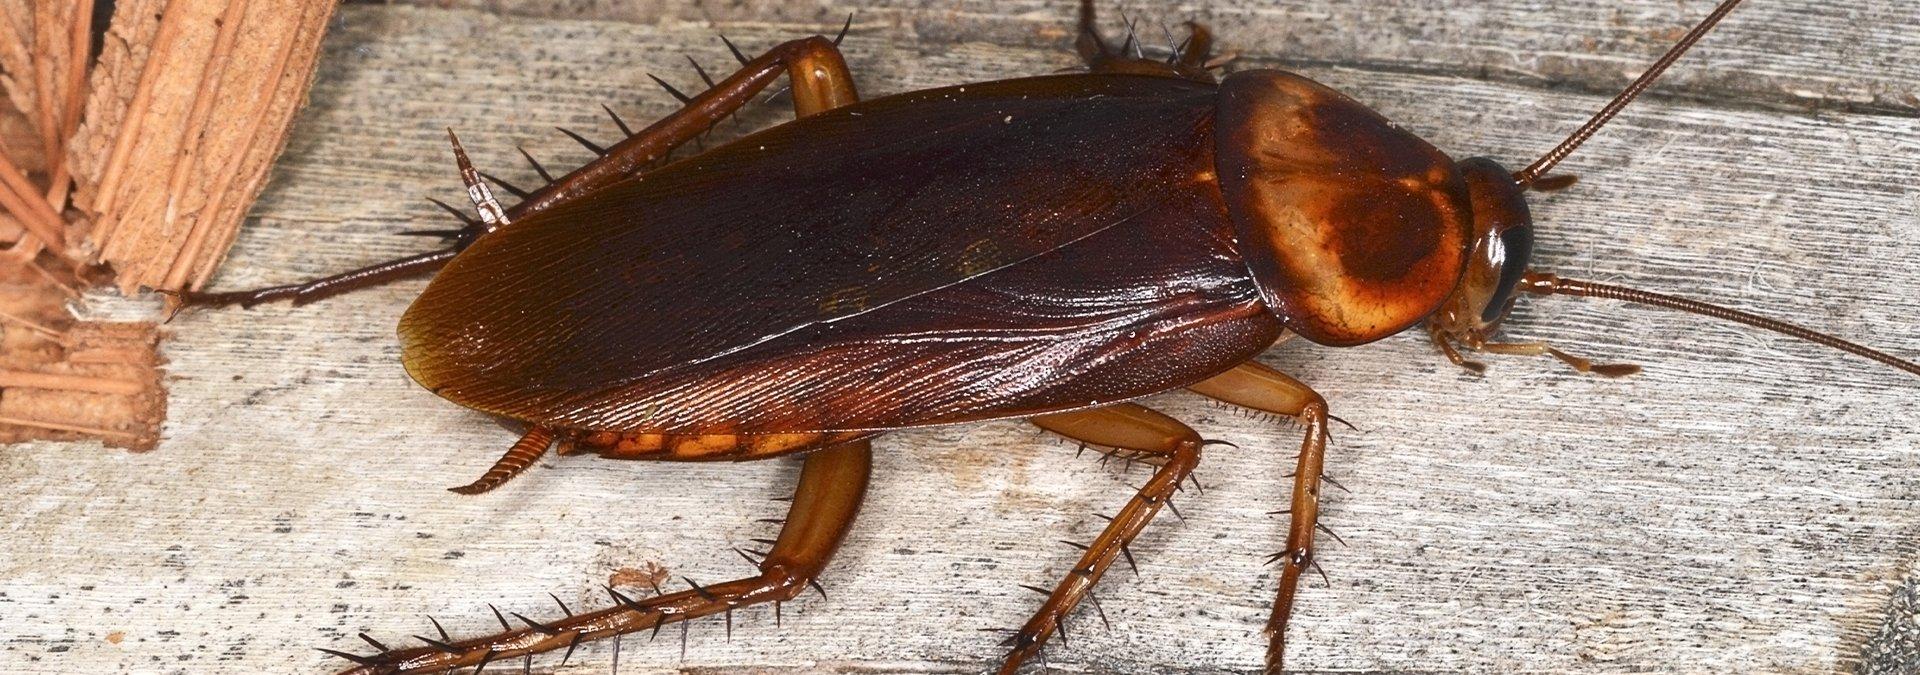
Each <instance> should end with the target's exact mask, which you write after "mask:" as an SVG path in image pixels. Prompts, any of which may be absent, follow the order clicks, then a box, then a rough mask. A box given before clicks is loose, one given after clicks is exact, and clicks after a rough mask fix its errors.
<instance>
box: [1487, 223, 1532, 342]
mask: <svg viewBox="0 0 1920 675" xmlns="http://www.w3.org/2000/svg"><path fill="white" fill-rule="evenodd" d="M1487 245H1488V246H1490V247H1492V248H1493V250H1491V251H1488V253H1489V255H1490V256H1491V257H1492V258H1493V259H1495V260H1499V261H1500V283H1499V284H1498V285H1496V286H1494V291H1493V297H1492V298H1491V299H1489V300H1488V301H1487V306H1486V307H1485V308H1484V309H1482V310H1480V320H1482V321H1486V322H1488V323H1492V322H1494V321H1498V320H1500V317H1501V316H1502V315H1504V314H1506V313H1507V308H1508V306H1510V305H1512V304H1513V288H1514V286H1516V285H1518V284H1519V283H1520V277H1522V276H1524V275H1526V273H1527V263H1528V261H1529V260H1531V259H1532V258H1533V226H1531V225H1521V226H1519V227H1513V228H1509V229H1507V230H1506V231H1504V232H1501V233H1500V235H1499V236H1497V237H1494V238H1492V239H1489V240H1488V241H1487Z"/></svg>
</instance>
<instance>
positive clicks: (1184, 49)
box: [1074, 0, 1217, 82]
mask: <svg viewBox="0 0 1920 675" xmlns="http://www.w3.org/2000/svg"><path fill="white" fill-rule="evenodd" d="M1121 18H1122V19H1123V20H1124V19H1125V18H1126V17H1125V15H1122V17H1121ZM1186 26H1187V31H1188V35H1187V39H1186V40H1184V41H1182V42H1180V43H1178V44H1168V45H1167V48H1168V49H1169V50H1170V53H1169V55H1168V56H1167V58H1166V60H1164V61H1161V60H1155V59H1149V58H1147V57H1146V55H1145V54H1144V53H1143V52H1142V51H1141V45H1140V40H1139V36H1138V35H1136V34H1135V33H1136V31H1135V26H1134V23H1133V22H1132V21H1130V20H1129V21H1127V38H1126V40H1125V42H1123V43H1122V44H1121V45H1120V48H1119V49H1115V48H1114V47H1113V45H1112V44H1111V43H1109V42H1107V39H1106V38H1105V37H1103V36H1102V35H1101V34H1100V25H1099V21H1098V17H1097V16H1096V15H1095V12H1094V9H1093V0H1080V28H1079V37H1077V38H1075V39H1074V51H1076V52H1079V54H1080V59H1081V60H1082V61H1085V62H1086V64H1087V70H1089V71H1091V72H1095V73H1126V74H1132V75H1159V76H1163V77H1183V78H1186V79H1190V80H1198V81H1201V82H1212V81H1214V77H1213V73H1212V72H1210V68H1212V67H1213V66H1215V65H1217V64H1215V63H1213V62H1212V55H1213V54H1212V52H1213V33H1212V32H1210V31H1208V30H1207V27H1206V26H1202V25H1200V24H1199V23H1196V22H1192V21H1188V22H1187V23H1186ZM1168 41H1169V42H1170V43H1171V41H1172V37H1171V36H1169V37H1168Z"/></svg>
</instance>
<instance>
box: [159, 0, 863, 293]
mask: <svg viewBox="0 0 1920 675" xmlns="http://www.w3.org/2000/svg"><path fill="white" fill-rule="evenodd" d="M723 39H724V38H723ZM838 45H839V39H838V38H833V39H829V38H826V37H821V36H814V37H810V38H806V39H802V40H793V41H789V42H786V43H782V44H781V45H779V46H777V47H774V48H773V49H770V50H768V51H767V52H766V53H764V54H762V55H760V56H759V57H758V58H754V59H745V58H741V67H740V70H738V71H736V72H735V73H734V74H733V75H731V76H729V77H727V78H726V79H724V80H721V81H720V82H718V83H716V84H714V85H713V86H712V87H709V88H708V89H707V90H706V91H704V92H701V93H700V94H699V95H697V96H691V97H685V105H683V106H682V107H681V108H680V109H679V110H677V111H674V113H673V114H671V115H668V116H666V117H664V118H662V119H661V120H660V121H658V122H655V123H653V125H651V126H648V127H647V128H645V129H642V130H640V132H639V133H635V134H632V135H630V136H628V137H627V138H625V139H622V140H621V141H620V142H619V143H615V144H614V145H613V146H612V147H608V148H598V147H597V146H591V145H590V147H593V148H594V149H595V152H596V153H598V154H600V155H601V157H600V158H599V159H596V160H594V161H592V162H588V163H587V165H586V166H582V167H580V168H578V169H575V170H574V171H572V172H571V173H568V174H567V175H565V176H561V177H560V178H559V179H557V180H554V181H552V182H549V183H547V184H546V185H543V186H541V187H540V188H539V189H537V190H532V191H529V192H528V193H527V197H526V198H525V199H524V200H522V201H521V202H520V203H518V204H515V205H513V206H512V207H510V208H507V209H506V210H505V211H506V216H507V219H508V220H519V219H521V218H524V217H526V216H528V215H531V214H534V213H538V212H540V211H543V210H546V209H548V208H552V207H553V206H554V205H556V204H559V203H562V202H565V201H568V200H571V199H574V198H577V197H580V196H581V195H585V194H587V193H590V192H593V191H594V190H598V189H600V188H602V187H606V186H607V185H610V184H613V183H615V182H618V181H620V180H622V179H625V178H627V177H630V176H633V175H635V174H638V173H641V172H643V171H644V170H646V169H647V168H648V167H650V166H653V165H654V164H655V163H656V162H657V161H659V160H661V159H663V158H665V157H666V156H667V155H668V154H669V153H671V152H672V151H673V150H674V149H675V148H678V147H680V146H681V145H683V144H685V143H687V142H688V141H691V140H694V139H697V138H699V137H700V136H701V135H703V134H705V133H706V132H707V130H708V129H711V128H712V127H713V125H714V124H715V123H717V122H719V121H720V120H723V119H725V118H726V117H727V116H729V115H732V114H734V113H735V112H737V111H739V110H740V109H741V108H743V107H745V106H746V105H747V104H748V103H751V102H752V101H753V98H754V96H755V95H757V94H759V93H760V92H761V91H763V90H765V89H766V88H767V87H768V86H769V85H771V84H772V83H773V82H774V81H776V80H778V79H779V77H780V75H781V74H783V73H784V74H786V75H787V76H788V79H789V80H790V81H791V82H792V86H793V107H794V113H795V114H796V115H798V116H800V117H805V116H808V115H812V114H815V113H819V112H821V111H825V110H830V109H833V108H837V107H839V106H843V105H846V104H849V103H852V102H854V101H856V100H858V95H857V93H856V91H855V89H854V85H853V74H852V73H850V72H849V71H848V70H847V64H846V61H845V60H844V59H842V58H841V57H840V50H839V46H838ZM728 46H729V47H730V48H731V47H732V43H728ZM735 53H736V54H738V51H737V50H736V51H735ZM562 131H564V130H562ZM568 133H569V135H572V134H571V132H568ZM576 138H578V137H577V136H576ZM580 140H582V142H585V140H584V139H580ZM536 166H538V164H536ZM542 170H543V171H544V167H542ZM488 229H489V228H483V229H481V230H480V231H478V232H474V233H472V234H467V235H460V236H459V238H458V239H457V240H456V242H455V244H454V245H453V246H451V247H449V248H445V249H442V250H438V251H430V252H427V253H421V254H416V255H411V256H407V257H405V258H401V259H398V260H391V261H387V262H383V263H379V264H376V265H371V266H368V267H364V268H360V269H357V270H353V271H350V272H344V273H341V274H335V275H332V276H328V277H323V278H320V279H315V280H312V281H307V282H303V283H297V284H287V285H282V286H271V287H266V288H259V289H252V290H244V291H228V292H220V293H202V292H199V291H188V292H184V293H181V294H180V295H179V296H178V298H177V302H178V304H179V306H181V307H220V306H226V305H240V306H242V307H251V306H253V305H256V304H259V303H262V302H271V301H275V300H292V301H293V303H294V304H295V305H302V304H306V303H309V302H313V301H315V300H319V299H321V298H325V297H330V296H334V295H339V294H341V293H346V292H348V291H353V290H356V289H361V288H368V287H372V286H377V285H380V284H384V283H387V282H389V281H396V280H400V279H407V278H412V277H415V276H419V275H424V274H428V273H431V272H433V271H436V270H438V269H440V268H441V267H444V266H445V265H446V264H447V262H448V261H451V260H453V257H454V256H455V255H456V254H458V253H459V252H460V250H461V249H463V248H465V247H466V245H467V244H468V243H471V241H472V239H474V238H476V237H477V236H478V235H479V234H484V232H485V231H487V230H488Z"/></svg>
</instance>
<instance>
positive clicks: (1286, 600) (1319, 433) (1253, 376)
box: [1188, 362, 1331, 674]
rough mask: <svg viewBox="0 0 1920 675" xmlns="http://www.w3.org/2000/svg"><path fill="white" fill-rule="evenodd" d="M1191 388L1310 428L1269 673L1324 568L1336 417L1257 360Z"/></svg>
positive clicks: (1279, 557) (1282, 557) (1298, 471)
mask: <svg viewBox="0 0 1920 675" xmlns="http://www.w3.org/2000/svg"><path fill="white" fill-rule="evenodd" d="M1188 389H1190V390H1192V391H1193V392H1194V393H1197V394H1200V395H1201V396H1205V397H1208V398H1211V399H1215V400H1218V401H1222V402H1225V403H1231V404H1233V405H1237V406H1243V407H1247V408H1252V409H1254V410H1259V411H1262V412H1267V413H1272V414H1275V415H1281V416H1284V417H1291V418H1294V419H1297V420H1299V421H1300V424H1301V426H1303V427H1305V428H1306V438H1305V439H1304V440H1303V441H1302V442H1301V444H1300V459H1299V463H1298V465H1297V466H1296V467H1295V469H1294V473H1293V500H1292V504H1291V507H1290V508H1289V512H1290V514H1291V515H1290V517H1291V518H1292V523H1291V524H1289V525H1288V527H1287V547H1286V549H1285V550H1283V551H1281V552H1280V553H1277V554H1274V556H1273V560H1274V561H1276V562H1280V563H1281V567H1280V590H1279V597H1278V598H1277V599H1276V600H1275V601H1274V603H1273V614H1272V615H1271V616H1269V617H1268V619H1267V629H1266V633H1267V670H1266V672H1268V673H1271V674H1277V673H1279V672H1280V664H1281V656H1282V655H1283V653H1284V652H1285V648H1286V638H1287V621H1288V619H1290V618H1292V616H1293V601H1294V598H1295V596H1296V591H1297V589H1298V588H1299V586H1300V575H1301V574H1302V573H1304V572H1305V571H1306V570H1307V568H1309V567H1312V568H1314V569H1315V570H1318V569H1319V563H1316V562H1314V560H1313V535H1314V532H1315V531H1316V530H1318V531H1323V532H1324V531H1326V530H1325V528H1323V527H1321V526H1320V483H1321V479H1322V475H1321V469H1322V467H1323V466H1324V465H1325V463H1326V453H1327V421H1328V419H1329V418H1330V416H1329V415H1328V413H1327V401H1326V399H1325V398H1323V397H1321V396H1320V394H1319V393H1318V392H1315V391H1314V390H1313V389H1312V388H1311V387H1308V386H1307V385H1306V384H1303V383H1301V382H1300V381H1299V380H1296V379H1293V378H1292V377H1289V376H1288V375H1287V374H1286V373H1282V372H1280V371H1277V370H1274V369H1272V368H1268V367H1266V366H1263V365H1260V364H1258V363H1254V362H1247V363H1243V364H1240V365H1239V366H1237V367H1235V368H1234V369H1232V370H1229V371H1227V372H1225V373H1221V374H1219V375H1216V376H1214V377H1212V378H1210V379H1208V380H1205V381H1203V382H1200V383H1199V384H1195V385H1192V386H1190V387H1188ZM1329 534H1331V533H1330V532H1329ZM1322 574H1325V573H1324V572H1322Z"/></svg>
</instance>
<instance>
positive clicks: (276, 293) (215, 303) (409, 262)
mask: <svg viewBox="0 0 1920 675" xmlns="http://www.w3.org/2000/svg"><path fill="white" fill-rule="evenodd" d="M459 253H460V248H459V247H454V248H443V249H440V250H437V251H428V252H426V253H416V254H413V255H410V256H407V257H405V258H399V259H396V260H389V261H386V262H382V263H377V264H373V265H368V266H366V267H362V268H360V269H356V270H352V271H348V272H341V273H339V274H334V275H330V276H325V277H321V278H319V279H314V280H312V281H304V282H301V283H297V284H285V285H281V286H268V287H265V288H254V289H248V290H244V291H224V292H217V293H204V292H200V291H185V292H182V293H180V294H178V295H176V296H174V297H173V298H172V302H173V304H175V305H176V307H175V310H176V311H177V310H178V309H180V308H184V307H226V306H228V305H239V306H241V307H252V306H254V305H258V304H260V303H263V302H274V301H278V300H291V301H293V305H294V306H295V307H298V306H300V305H304V304H307V303H309V302H313V301H315V300H319V299H321V298H326V297H331V296H335V295H339V294H341V293H346V292H348V291H352V290H356V289H361V288H372V287H374V286H379V285H381V284H385V283H387V282H390V281H399V280H401V279H412V278H414V277H419V276H425V275H427V274H430V273H432V272H434V271H436V270H439V269H440V268H441V267H445V266H446V264H447V261H450V260H453V257H454V256H455V255H458V254H459Z"/></svg>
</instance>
